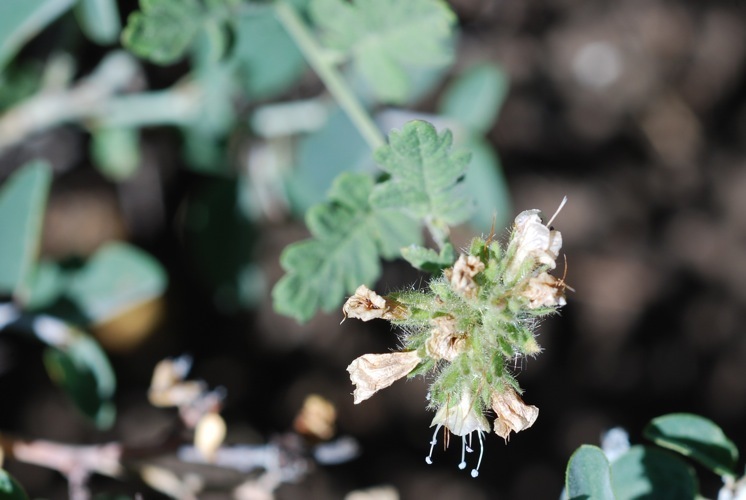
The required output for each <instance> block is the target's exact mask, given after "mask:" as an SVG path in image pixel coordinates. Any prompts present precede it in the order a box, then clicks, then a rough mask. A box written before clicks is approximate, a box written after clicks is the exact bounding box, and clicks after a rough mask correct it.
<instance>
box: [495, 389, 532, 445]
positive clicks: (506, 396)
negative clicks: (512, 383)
mask: <svg viewBox="0 0 746 500" xmlns="http://www.w3.org/2000/svg"><path fill="white" fill-rule="evenodd" d="M492 409H493V410H494V412H495V414H496V415H497V418H496V419H495V434H497V435H498V436H500V437H501V438H503V439H504V440H505V441H507V440H508V439H510V433H511V432H520V431H522V430H524V429H528V428H529V427H531V426H532V425H534V422H536V418H537V417H538V416H539V409H538V408H537V407H536V406H533V405H527V404H526V403H524V402H523V400H522V399H521V397H520V396H519V395H518V393H517V392H516V391H515V389H513V388H512V387H509V388H507V389H506V390H504V391H502V392H497V391H496V392H494V393H492Z"/></svg>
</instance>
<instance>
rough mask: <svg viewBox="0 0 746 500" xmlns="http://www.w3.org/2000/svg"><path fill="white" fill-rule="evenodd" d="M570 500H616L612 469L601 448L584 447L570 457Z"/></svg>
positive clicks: (568, 482)
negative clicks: (612, 484)
mask: <svg viewBox="0 0 746 500" xmlns="http://www.w3.org/2000/svg"><path fill="white" fill-rule="evenodd" d="M565 486H566V488H567V497H568V498H569V499H570V500H580V499H585V500H588V499H593V500H614V499H615V498H616V497H615V496H614V492H613V490H612V487H611V468H610V466H609V461H608V460H607V459H606V455H604V452H603V451H601V449H600V448H598V447H596V446H591V445H587V444H585V445H583V446H581V447H580V448H578V449H577V450H576V451H575V453H573V454H572V457H570V461H569V463H568V464H567V471H566V475H565Z"/></svg>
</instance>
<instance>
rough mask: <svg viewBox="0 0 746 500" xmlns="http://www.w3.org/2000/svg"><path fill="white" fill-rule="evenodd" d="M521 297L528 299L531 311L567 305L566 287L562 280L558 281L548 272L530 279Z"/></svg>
mask: <svg viewBox="0 0 746 500" xmlns="http://www.w3.org/2000/svg"><path fill="white" fill-rule="evenodd" d="M521 295H523V296H524V297H525V298H527V299H528V307H529V308H530V309H537V308H539V307H559V306H564V305H565V304H566V303H567V301H566V300H565V285H564V283H563V282H562V280H558V279H557V278H555V277H554V276H552V275H551V274H549V273H546V272H544V273H541V274H539V275H538V276H532V277H531V278H529V280H528V283H527V284H526V287H525V288H524V289H523V291H522V292H521Z"/></svg>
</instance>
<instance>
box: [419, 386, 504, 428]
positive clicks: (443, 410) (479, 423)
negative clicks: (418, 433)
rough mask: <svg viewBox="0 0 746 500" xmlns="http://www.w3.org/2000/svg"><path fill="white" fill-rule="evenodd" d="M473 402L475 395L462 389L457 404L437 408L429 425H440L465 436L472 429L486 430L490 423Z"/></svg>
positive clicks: (474, 401)
mask: <svg viewBox="0 0 746 500" xmlns="http://www.w3.org/2000/svg"><path fill="white" fill-rule="evenodd" d="M475 403H476V399H475V396H474V395H472V394H471V392H469V391H464V392H463V393H462V395H461V400H460V401H459V402H458V404H455V405H453V406H448V405H443V406H441V407H440V408H438V411H437V412H436V413H435V417H433V421H432V423H431V424H430V427H432V426H434V425H442V426H444V427H446V428H447V429H448V430H449V431H451V432H452V433H453V434H456V435H457V436H466V435H468V434H471V433H472V432H474V431H481V432H488V431H489V430H490V424H489V423H488V422H487V419H486V418H484V415H483V414H482V411H481V410H480V409H479V408H475V406H476V404H475Z"/></svg>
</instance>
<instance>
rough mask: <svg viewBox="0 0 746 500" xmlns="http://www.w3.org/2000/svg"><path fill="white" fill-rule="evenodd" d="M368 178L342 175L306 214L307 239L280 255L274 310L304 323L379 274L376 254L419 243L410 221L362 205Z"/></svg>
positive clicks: (387, 255) (369, 187) (387, 254)
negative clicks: (282, 272)
mask: <svg viewBox="0 0 746 500" xmlns="http://www.w3.org/2000/svg"><path fill="white" fill-rule="evenodd" d="M372 190H373V179H371V178H370V177H369V176H367V175H364V174H352V173H344V174H342V175H340V176H339V177H338V178H337V179H336V180H335V182H334V184H333V185H332V188H331V190H330V192H329V196H328V201H326V202H324V203H321V204H318V205H315V206H314V207H312V208H311V209H310V210H309V211H308V213H307V214H306V224H307V225H308V228H309V230H310V231H311V234H312V236H313V238H312V239H308V240H305V241H301V242H298V243H294V244H292V245H290V246H289V247H287V248H286V249H285V250H284V251H283V253H282V255H281V256H280V264H281V265H282V267H283V269H285V270H286V271H287V274H286V275H285V276H283V278H282V279H280V281H279V282H278V283H277V285H275V288H274V289H273V290H272V298H273V302H274V307H275V310H276V311H277V312H279V313H282V314H286V315H288V316H292V317H294V318H296V319H297V320H298V321H307V320H308V319H310V318H311V317H312V316H313V315H314V313H315V312H316V311H317V310H318V309H319V308H321V309H323V310H325V311H330V310H332V309H334V308H336V307H338V306H339V305H340V303H341V301H342V299H343V298H344V296H345V294H350V293H352V292H353V291H354V290H355V289H356V288H357V287H358V286H359V285H361V284H363V283H368V284H371V283H372V282H374V281H375V280H376V279H377V278H378V276H379V275H380V273H381V264H380V260H379V259H380V256H383V257H385V258H393V257H396V256H397V255H398V253H399V249H400V248H401V247H403V246H406V245H409V244H412V243H419V241H420V239H421V235H420V228H419V225H418V224H417V222H416V221H414V220H412V219H410V218H409V217H407V216H405V215H403V214H401V213H400V212H397V211H394V210H375V209H373V208H372V207H371V206H370V205H369V204H368V198H369V196H370V193H371V192H372Z"/></svg>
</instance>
